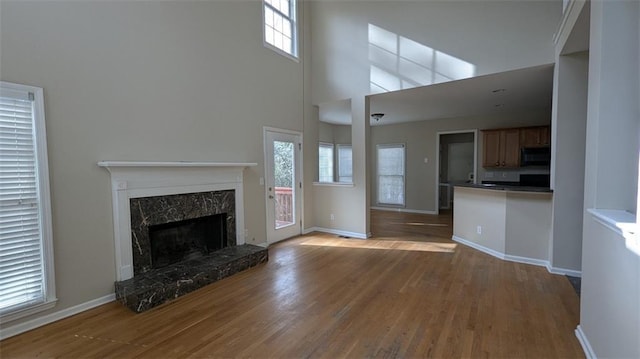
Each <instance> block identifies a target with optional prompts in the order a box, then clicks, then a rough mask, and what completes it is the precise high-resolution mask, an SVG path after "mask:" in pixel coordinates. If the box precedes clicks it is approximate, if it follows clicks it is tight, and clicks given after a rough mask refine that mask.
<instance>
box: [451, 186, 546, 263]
mask: <svg viewBox="0 0 640 359" xmlns="http://www.w3.org/2000/svg"><path fill="white" fill-rule="evenodd" d="M552 199H553V193H552V191H551V190H550V189H549V188H545V187H522V186H508V185H495V184H481V185H475V184H464V185H459V186H456V187H455V189H454V205H453V240H454V241H456V242H459V243H462V244H465V245H468V246H470V247H473V248H475V249H478V250H480V251H483V252H485V253H488V254H491V255H493V256H495V257H498V258H501V259H505V260H510V261H516V262H523V263H530V264H536V265H541V266H548V265H549V240H550V235H551V211H552Z"/></svg>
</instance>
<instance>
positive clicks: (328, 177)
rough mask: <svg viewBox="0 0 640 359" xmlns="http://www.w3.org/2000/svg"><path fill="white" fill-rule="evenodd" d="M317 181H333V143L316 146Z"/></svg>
mask: <svg viewBox="0 0 640 359" xmlns="http://www.w3.org/2000/svg"><path fill="white" fill-rule="evenodd" d="M318 174H319V175H318V182H333V144H330V143H321V144H320V145H319V146H318Z"/></svg>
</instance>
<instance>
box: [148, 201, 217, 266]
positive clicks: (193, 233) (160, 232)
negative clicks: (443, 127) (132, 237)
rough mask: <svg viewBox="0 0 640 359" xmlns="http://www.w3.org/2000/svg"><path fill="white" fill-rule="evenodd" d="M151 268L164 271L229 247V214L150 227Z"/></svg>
mask: <svg viewBox="0 0 640 359" xmlns="http://www.w3.org/2000/svg"><path fill="white" fill-rule="evenodd" d="M149 239H150V242H151V266H152V267H153V268H162V267H165V266H168V265H170V264H173V263H178V262H181V261H185V260H189V259H196V258H200V257H203V256H206V255H207V254H209V253H211V252H213V251H216V250H218V249H221V248H224V247H227V214H226V213H220V214H214V215H212V216H205V217H199V218H193V219H187V220H184V221H177V222H171V223H163V224H158V225H155V226H149Z"/></svg>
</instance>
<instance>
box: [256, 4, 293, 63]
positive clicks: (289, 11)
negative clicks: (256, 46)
mask: <svg viewBox="0 0 640 359" xmlns="http://www.w3.org/2000/svg"><path fill="white" fill-rule="evenodd" d="M263 3H264V9H263V10H264V42H265V44H268V45H269V46H272V47H273V48H275V49H276V50H278V51H282V52H284V53H285V54H286V55H288V56H292V57H294V58H297V57H298V46H297V39H296V37H297V26H296V0H263Z"/></svg>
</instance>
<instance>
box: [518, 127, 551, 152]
mask: <svg viewBox="0 0 640 359" xmlns="http://www.w3.org/2000/svg"><path fill="white" fill-rule="evenodd" d="M550 143H551V131H550V128H549V126H539V127H525V128H521V129H520V147H544V146H549V144H550Z"/></svg>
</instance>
